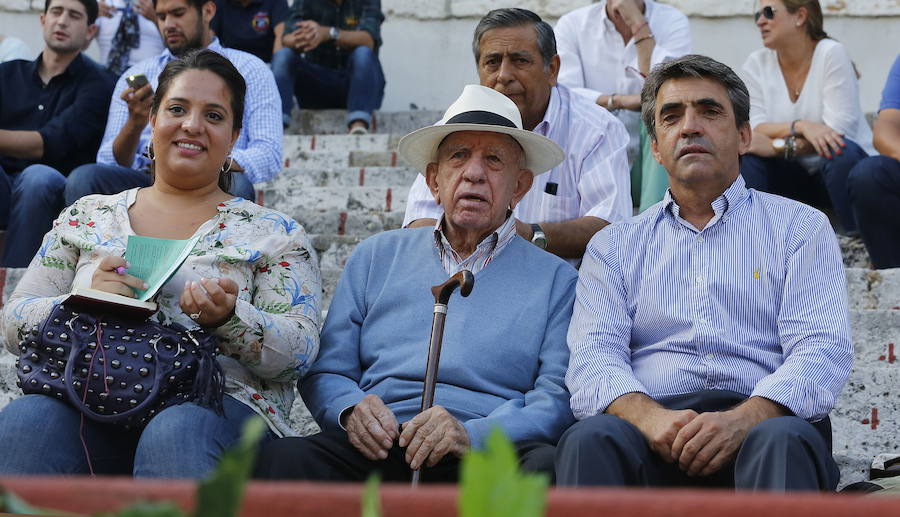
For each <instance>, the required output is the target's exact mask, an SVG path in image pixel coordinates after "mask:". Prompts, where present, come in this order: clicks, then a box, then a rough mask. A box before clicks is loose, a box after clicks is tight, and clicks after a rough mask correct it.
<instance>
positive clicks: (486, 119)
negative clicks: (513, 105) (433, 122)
mask: <svg viewBox="0 0 900 517" xmlns="http://www.w3.org/2000/svg"><path fill="white" fill-rule="evenodd" d="M444 124H484V125H490V126H503V127H511V128H513V129H518V127H517V126H516V124H515V123H514V122H513V121H512V120H509V119H508V118H506V117H504V116H502V115H498V114H496V113H493V112H490V111H465V112H463V113H459V114H456V115H454V116H453V117H451V118H450V120H448V121H447V122H445V123H444Z"/></svg>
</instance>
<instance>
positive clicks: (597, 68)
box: [554, 0, 691, 160]
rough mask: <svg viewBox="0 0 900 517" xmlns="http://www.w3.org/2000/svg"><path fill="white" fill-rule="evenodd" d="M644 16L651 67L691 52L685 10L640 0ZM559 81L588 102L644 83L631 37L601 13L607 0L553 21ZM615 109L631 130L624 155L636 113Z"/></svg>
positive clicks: (634, 138) (636, 125)
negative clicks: (653, 44)
mask: <svg viewBox="0 0 900 517" xmlns="http://www.w3.org/2000/svg"><path fill="white" fill-rule="evenodd" d="M645 5H646V6H647V8H646V10H645V12H644V16H645V17H646V19H647V23H648V25H649V26H650V32H652V33H653V38H654V40H655V42H656V47H655V48H654V49H653V54H652V56H651V60H650V66H651V68H652V67H653V66H654V65H657V64H659V63H662V62H663V61H666V60H669V59H673V58H676V57H681V56H683V55H686V54H690V53H691V28H690V24H689V22H688V19H687V16H685V15H684V14H682V13H681V12H680V11H678V9H675V8H674V7H672V6H669V5H665V4H659V3H656V2H654V1H652V0H645ZM554 32H555V33H556V48H557V51H558V52H559V59H560V62H561V63H560V69H559V82H560V83H562V84H564V85H566V86H568V87H569V88H572V90H573V91H575V92H576V93H578V94H581V95H584V96H586V97H588V98H589V100H591V101H592V102H596V101H597V97H599V96H601V95H609V94H611V93H616V94H633V93H640V92H641V88H642V87H643V86H644V78H643V77H642V76H641V74H640V71H639V68H638V62H637V48H636V47H635V45H634V38H632V39H630V40H629V41H628V42H627V43H626V42H624V41H622V36H621V35H620V34H619V33H618V31H616V27H615V25H614V24H613V22H612V20H610V19H609V17H608V16H607V15H606V0H601V1H600V2H598V3H596V4H591V5H588V6H585V7H582V8H580V9H575V10H574V11H572V12H570V13H568V14H566V15H564V16H563V17H562V18H560V19H559V21H558V22H557V23H556V27H555V29H554ZM615 115H616V116H617V117H618V118H619V120H621V121H622V122H623V123H624V124H625V126H626V127H627V128H628V133H629V134H630V135H631V145H629V149H628V155H629V159H631V160H633V159H634V158H635V156H637V152H638V146H639V144H640V140H639V139H640V127H641V126H640V113H639V112H637V111H630V110H616V111H615Z"/></svg>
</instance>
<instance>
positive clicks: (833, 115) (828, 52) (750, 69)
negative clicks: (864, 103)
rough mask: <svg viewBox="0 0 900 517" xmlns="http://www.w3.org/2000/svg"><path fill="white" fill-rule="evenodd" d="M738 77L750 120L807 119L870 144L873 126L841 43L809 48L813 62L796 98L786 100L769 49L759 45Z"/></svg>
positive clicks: (826, 42)
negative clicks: (745, 93) (747, 93)
mask: <svg viewBox="0 0 900 517" xmlns="http://www.w3.org/2000/svg"><path fill="white" fill-rule="evenodd" d="M742 75H743V79H744V82H746V83H747V88H748V89H749V90H750V125H751V126H753V127H756V126H758V125H759V124H762V123H764V122H791V121H793V120H812V121H815V122H822V123H824V124H826V125H828V126H829V127H830V128H832V129H834V130H835V131H837V132H838V133H841V134H843V135H844V136H846V137H847V138H849V139H850V140H853V141H854V142H856V143H857V144H859V146H860V147H862V148H863V150H864V151H866V152H867V153H869V154H870V155H871V154H877V153H876V152H875V149H874V147H872V130H871V129H870V128H869V124H868V123H867V122H866V118H865V116H864V115H863V112H862V108H861V107H860V104H859V83H858V81H857V79H856V71H855V70H854V69H853V63H852V62H851V61H850V56H849V55H848V54H847V51H846V50H845V49H844V46H843V45H841V44H840V43H838V42H837V41H835V40H833V39H830V38H826V39H823V40H821V41H819V43H818V45H816V49H815V51H814V52H813V57H812V64H811V65H810V67H809V73H808V74H807V76H806V82H805V83H804V84H803V89H802V90H800V97H798V98H797V102H796V103H795V102H791V98H790V95H789V93H788V88H787V85H786V84H785V82H784V76H782V75H781V68H780V67H779V66H778V56H777V54H776V53H775V51H774V50H771V49H767V48H761V49H759V50H757V51H755V52H753V53H752V54H750V57H748V58H747V61H746V62H744V68H743V74H742Z"/></svg>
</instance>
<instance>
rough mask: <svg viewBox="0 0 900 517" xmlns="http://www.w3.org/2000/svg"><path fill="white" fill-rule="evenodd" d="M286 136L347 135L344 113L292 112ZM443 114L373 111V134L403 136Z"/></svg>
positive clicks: (432, 122) (428, 124) (323, 111)
mask: <svg viewBox="0 0 900 517" xmlns="http://www.w3.org/2000/svg"><path fill="white" fill-rule="evenodd" d="M292 115H293V117H292V121H291V125H290V127H289V128H287V129H286V130H285V133H286V134H301V135H319V134H345V133H347V119H346V117H347V112H346V111H345V110H294V112H293V114H292ZM442 116H443V113H441V112H440V111H431V110H409V111H376V112H375V113H374V119H375V122H374V124H373V126H374V127H373V128H372V130H373V133H376V134H381V133H395V134H400V135H405V134H406V133H409V132H410V131H413V130H416V129H419V128H421V127H425V126H430V125H432V124H434V123H435V122H437V121H438V120H440V119H441V117H442Z"/></svg>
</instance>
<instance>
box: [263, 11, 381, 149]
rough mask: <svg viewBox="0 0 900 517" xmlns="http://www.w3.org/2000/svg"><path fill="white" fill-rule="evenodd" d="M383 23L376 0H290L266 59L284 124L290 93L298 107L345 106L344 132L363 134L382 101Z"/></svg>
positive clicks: (286, 120)
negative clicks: (276, 43)
mask: <svg viewBox="0 0 900 517" xmlns="http://www.w3.org/2000/svg"><path fill="white" fill-rule="evenodd" d="M383 21H384V15H383V14H382V13H381V0H342V1H335V0H294V3H293V5H291V11H290V14H289V16H288V20H287V21H286V22H285V24H284V27H285V30H284V32H285V34H284V37H283V38H282V39H281V42H282V45H283V46H284V48H282V49H281V50H279V51H277V52H275V55H273V56H272V72H273V73H274V74H275V81H276V82H277V83H278V92H279V93H280V94H281V111H282V115H283V118H284V124H285V126H287V125H288V124H289V123H290V120H291V109H292V108H293V106H294V95H296V96H297V103H298V104H299V105H300V107H302V108H313V109H322V108H347V128H348V129H349V130H350V132H351V133H354V134H363V133H367V132H368V131H369V127H371V125H372V112H373V111H375V110H376V109H378V108H379V107H381V100H382V98H383V97H384V73H383V72H382V70H381V63H380V62H379V61H378V48H379V47H380V46H381V23H382V22H383Z"/></svg>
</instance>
